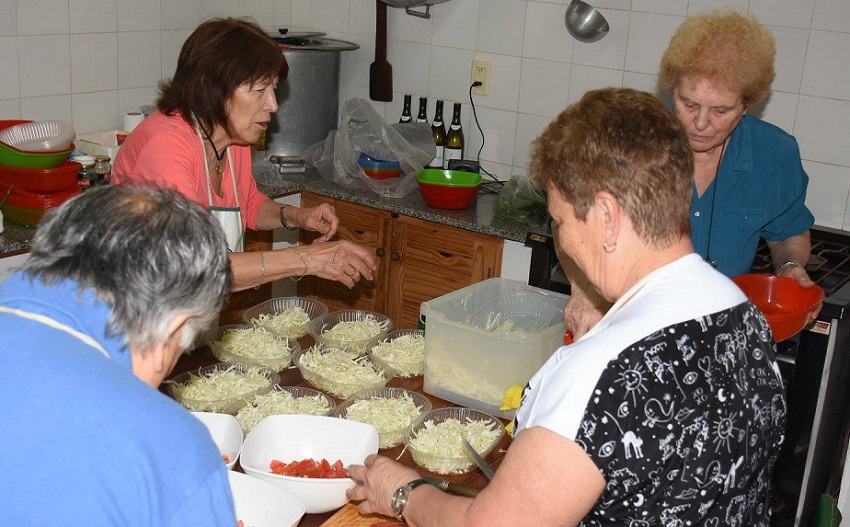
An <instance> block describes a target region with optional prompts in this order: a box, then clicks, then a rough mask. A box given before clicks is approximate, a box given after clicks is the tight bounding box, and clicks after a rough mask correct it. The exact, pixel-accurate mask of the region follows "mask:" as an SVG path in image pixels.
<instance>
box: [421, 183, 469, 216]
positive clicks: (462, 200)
mask: <svg viewBox="0 0 850 527" xmlns="http://www.w3.org/2000/svg"><path fill="white" fill-rule="evenodd" d="M479 186H480V185H479ZM419 190H421V191H422V197H423V198H425V203H427V204H428V205H430V206H432V207H434V208H437V209H465V208H466V207H468V206H470V205H472V202H473V201H475V195H476V194H478V187H477V186H476V187H450V186H448V185H435V184H433V183H423V182H421V181H420V182H419Z"/></svg>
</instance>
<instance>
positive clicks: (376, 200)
mask: <svg viewBox="0 0 850 527" xmlns="http://www.w3.org/2000/svg"><path fill="white" fill-rule="evenodd" d="M254 177H255V179H256V180H257V186H258V187H259V188H260V191H262V192H263V193H264V194H266V195H267V196H269V197H271V198H279V197H282V196H286V195H289V194H296V193H300V192H311V193H313V194H318V195H320V196H325V197H329V198H334V199H339V200H342V201H348V202H351V203H356V204H359V205H365V206H367V207H372V208H375V209H379V210H385V211H388V212H393V213H397V214H401V215H404V216H410V217H413V218H419V219H423V220H428V221H433V222H435V223H439V224H442V225H449V226H451V227H457V228H460V229H464V230H468V231H473V232H478V233H482V234H487V235H490V236H494V237H496V238H502V239H505V240H511V241H515V242H519V243H523V242H525V236H526V233H527V232H528V229H529V227H528V226H527V225H526V224H524V223H520V222H516V221H512V220H506V219H502V218H498V217H496V216H495V214H494V211H495V206H496V195H495V194H485V193H479V195H478V199H477V200H476V201H475V203H473V204H472V206H470V207H469V208H467V209H463V210H445V209H435V208H433V207H429V206H428V205H427V204H426V203H425V201H424V200H423V199H422V195H421V194H420V192H419V188H418V187H416V188H414V189H413V190H412V191H411V192H410V193H409V194H407V195H406V196H404V197H402V198H385V197H381V196H379V195H378V194H376V193H374V192H372V191H371V190H365V189H364V190H357V189H347V188H343V187H340V186H339V185H336V184H334V183H331V182H329V181H326V180H325V179H323V178H322V177H321V176H320V175H319V173H318V172H317V171H316V170H315V169H314V168H312V167H307V171H306V172H304V173H299V174H280V173H279V172H278V169H277V166H276V165H272V164H271V163H269V162H268V161H266V160H265V159H262V158H261V157H255V158H254ZM3 226H4V230H3V232H2V233H0V258H3V257H7V256H15V255H17V254H23V253H26V252H28V251H29V250H30V245H31V243H32V238H33V235H34V234H35V229H33V228H30V227H22V226H20V225H15V224H14V223H11V222H9V221H5V220H4V222H3Z"/></svg>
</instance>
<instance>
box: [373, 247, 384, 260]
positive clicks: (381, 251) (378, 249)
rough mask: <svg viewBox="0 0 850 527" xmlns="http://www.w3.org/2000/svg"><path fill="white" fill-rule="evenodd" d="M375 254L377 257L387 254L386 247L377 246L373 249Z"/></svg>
mask: <svg viewBox="0 0 850 527" xmlns="http://www.w3.org/2000/svg"><path fill="white" fill-rule="evenodd" d="M375 254H376V255H378V257H379V258H383V257H384V255H386V254H387V249H386V247H378V248H377V249H375Z"/></svg>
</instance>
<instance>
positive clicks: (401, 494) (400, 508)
mask: <svg viewBox="0 0 850 527" xmlns="http://www.w3.org/2000/svg"><path fill="white" fill-rule="evenodd" d="M425 483H428V482H427V481H425V480H424V479H414V480H413V481H411V482H410V483H407V484H405V485H402V486H401V487H399V488H398V490H396V491H395V492H394V493H393V498H392V500H391V501H390V507H391V508H392V510H393V514H395V515H396V516H397V517H398V519H399V520H401V521H403V522H405V523H407V520H405V519H404V516H403V515H402V513H403V512H404V506H405V505H407V495H408V494H410V491H412V490H413V489H415V488H416V487H418V486H419V485H422V484H425Z"/></svg>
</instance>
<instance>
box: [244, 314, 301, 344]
mask: <svg viewBox="0 0 850 527" xmlns="http://www.w3.org/2000/svg"><path fill="white" fill-rule="evenodd" d="M251 323H252V324H254V325H255V326H258V327H261V328H265V329H268V330H269V331H273V332H274V333H277V334H278V335H281V336H284V337H288V338H291V339H300V338H301V337H303V336H304V335H306V334H307V324H309V323H310V315H309V314H307V311H306V310H305V309H304V308H303V307H301V306H292V307H285V308H283V309H281V310H280V312H279V313H277V314H276V315H273V314H269V313H260V314H259V315H257V316H256V317H254V318H252V319H251Z"/></svg>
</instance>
